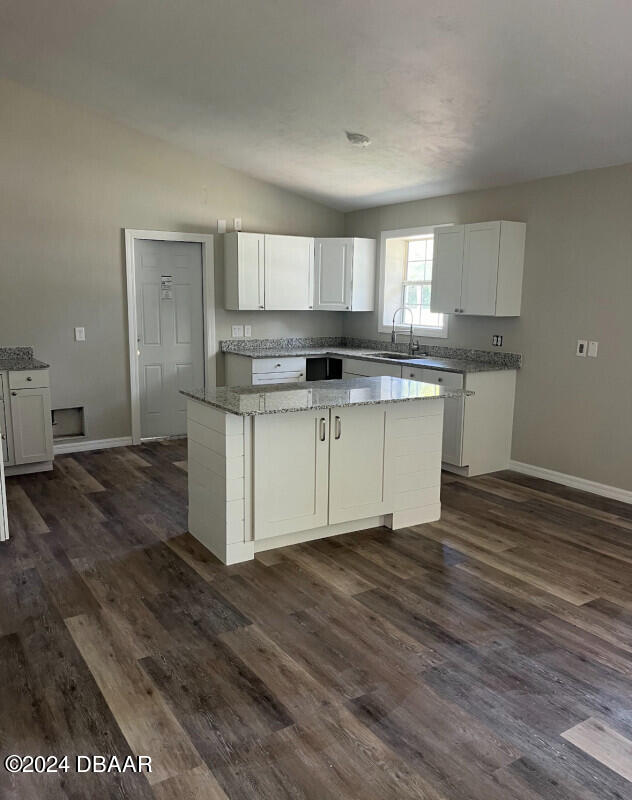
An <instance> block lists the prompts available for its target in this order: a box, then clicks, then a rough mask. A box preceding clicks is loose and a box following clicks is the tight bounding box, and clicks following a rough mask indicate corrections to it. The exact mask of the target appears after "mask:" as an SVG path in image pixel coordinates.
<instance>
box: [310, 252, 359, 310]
mask: <svg viewBox="0 0 632 800" xmlns="http://www.w3.org/2000/svg"><path fill="white" fill-rule="evenodd" d="M352 266H353V239H316V240H315V242H314V276H315V286H316V297H315V302H314V308H317V309H320V310H322V311H347V310H350V309H351V279H352Z"/></svg>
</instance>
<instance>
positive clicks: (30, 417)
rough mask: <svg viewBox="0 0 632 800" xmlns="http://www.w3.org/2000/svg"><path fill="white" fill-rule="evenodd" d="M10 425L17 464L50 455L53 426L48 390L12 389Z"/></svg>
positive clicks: (34, 461) (47, 457)
mask: <svg viewBox="0 0 632 800" xmlns="http://www.w3.org/2000/svg"><path fill="white" fill-rule="evenodd" d="M11 427H12V428H13V451H14V461H15V463H16V464H34V463H37V462H38V461H51V460H52V458H53V429H52V423H51V413H50V390H49V389H44V388H42V389H16V390H12V391H11Z"/></svg>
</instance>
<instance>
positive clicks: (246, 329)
mask: <svg viewBox="0 0 632 800" xmlns="http://www.w3.org/2000/svg"><path fill="white" fill-rule="evenodd" d="M244 336H246V337H248V336H252V325H244Z"/></svg>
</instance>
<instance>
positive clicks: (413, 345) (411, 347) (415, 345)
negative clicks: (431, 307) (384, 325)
mask: <svg viewBox="0 0 632 800" xmlns="http://www.w3.org/2000/svg"><path fill="white" fill-rule="evenodd" d="M398 311H402V312H403V311H408V313H409V314H410V339H409V341H408V355H409V356H412V355H414V354H415V353H416V352H417V351H418V350H419V342H415V341H413V322H414V320H415V318H414V316H413V310H412V308H409V307H408V306H400V307H399V308H396V309H395V313H394V314H393V331H392V333H391V344H396V342H397V331H396V330H395V317H396V316H397V312H398ZM403 321H404V314H403V313H402V322H403Z"/></svg>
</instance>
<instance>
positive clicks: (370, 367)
mask: <svg viewBox="0 0 632 800" xmlns="http://www.w3.org/2000/svg"><path fill="white" fill-rule="evenodd" d="M342 371H343V372H348V373H351V374H352V375H361V376H363V377H365V378H372V377H374V376H377V375H391V376H392V377H393V378H401V376H402V368H401V367H400V366H398V365H396V364H381V363H379V362H377V361H360V360H359V359H355V358H343V359H342Z"/></svg>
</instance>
